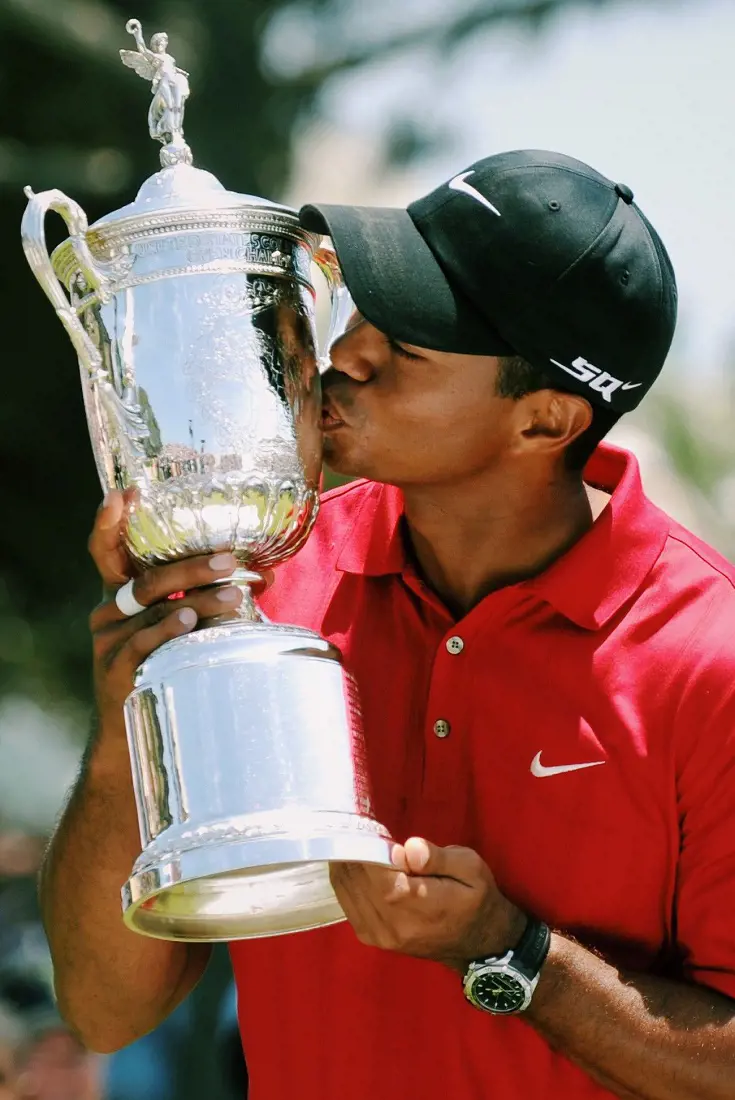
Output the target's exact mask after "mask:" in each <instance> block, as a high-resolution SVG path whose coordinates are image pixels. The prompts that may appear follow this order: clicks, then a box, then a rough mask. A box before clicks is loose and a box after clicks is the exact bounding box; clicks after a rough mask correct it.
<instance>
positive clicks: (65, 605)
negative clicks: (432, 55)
mask: <svg viewBox="0 0 735 1100" xmlns="http://www.w3.org/2000/svg"><path fill="white" fill-rule="evenodd" d="M575 2H576V3H579V2H581V0H481V2H474V3H471V2H464V3H463V2H461V0H455V2H454V3H453V4H452V5H449V6H447V5H428V14H427V6H425V5H422V4H410V3H409V4H407V5H405V6H398V5H395V4H390V3H385V4H381V5H373V8H371V14H375V16H376V18H375V19H374V20H371V22H370V24H369V25H366V23H365V12H364V10H363V6H362V5H360V4H359V3H357V0H240V2H238V3H234V2H233V0H206V3H205V2H201V3H194V2H193V0H192V2H191V3H187V4H184V3H181V2H180V0H145V3H143V0H141V4H140V7H141V8H142V9H143V11H139V13H138V14H140V15H141V16H142V17H143V19H144V23H145V29H146V33H148V34H149V33H150V32H151V31H153V30H155V29H156V27H158V28H160V27H165V28H166V29H167V30H168V31H169V34H170V37H171V42H172V47H171V48H172V51H173V52H174V54H175V56H176V58H177V60H178V61H179V63H180V64H181V65H182V66H183V67H184V68H190V69H191V70H192V80H193V101H192V102H191V103H190V106H189V111H188V114H187V124H186V125H187V130H186V132H187V138H188V140H189V141H190V143H191V145H192V147H193V148H194V150H195V151H196V157H197V161H198V163H199V164H202V165H205V166H206V167H207V168H209V169H210V170H211V171H213V172H214V173H215V174H216V175H218V176H219V177H220V178H221V179H222V180H223V181H225V182H226V183H227V184H228V185H229V186H232V187H233V188H236V189H237V190H241V191H249V192H252V193H254V194H263V195H268V196H277V195H278V194H279V193H280V192H281V191H282V189H283V187H284V186H285V184H286V182H287V179H288V173H289V166H290V151H291V139H292V137H293V135H294V133H295V131H296V130H297V128H298V127H299V126H300V125H301V124H302V122H303V120H304V119H305V118H306V117H307V116H308V115H309V113H310V112H312V111H313V110H314V108H315V105H316V102H317V96H318V93H319V91H320V90H321V88H322V87H323V86H324V84H325V82H326V81H327V80H329V79H330V78H331V77H332V76H335V75H337V74H343V73H345V72H346V71H349V70H351V69H355V68H357V67H359V66H364V65H367V64H369V63H371V62H372V61H374V60H375V59H376V58H383V57H385V56H389V55H397V54H400V53H402V52H406V51H411V50H415V49H417V48H422V49H427V48H429V49H431V50H434V51H435V52H436V54H437V56H445V55H446V53H447V51H448V50H453V49H458V48H461V46H462V45H463V44H464V43H465V42H466V41H468V40H469V39H470V38H473V37H474V36H476V35H477V34H479V33H482V32H484V31H487V30H489V29H492V27H494V26H496V25H497V24H500V23H507V22H509V21H515V22H516V23H523V24H525V25H527V26H529V27H531V28H538V27H539V26H540V25H542V24H543V23H544V22H545V21H546V20H547V19H548V18H550V17H551V16H552V15H554V14H555V13H556V12H558V11H559V10H560V9H562V8H563V7H565V6H567V5H568V4H571V3H575ZM586 2H587V3H588V4H601V3H603V2H605V0H586ZM373 9H374V11H373ZM379 9H380V10H379ZM432 9H433V13H434V17H433V18H432ZM130 14H131V7H130V3H129V0H0V92H2V94H1V95H0V194H1V195H2V199H3V202H2V211H3V215H2V218H1V220H0V248H2V252H3V255H5V256H6V263H5V264H4V265H3V271H2V276H1V278H2V283H1V284H0V289H1V292H2V302H3V306H4V309H5V311H6V317H7V320H6V323H5V328H6V338H5V346H6V368H5V375H4V387H3V398H4V399H3V402H2V406H1V407H0V470H2V479H1V481H0V514H2V516H3V518H4V522H3V524H2V527H1V529H0V566H1V568H2V585H0V669H2V673H0V693H2V692H4V691H5V692H6V691H8V690H11V689H13V690H16V689H21V690H38V689H39V688H42V689H43V691H44V693H47V694H48V695H50V696H51V697H52V698H53V697H54V696H59V697H69V696H72V697H75V698H77V699H80V700H86V699H87V698H88V693H89V658H88V640H87V631H86V617H87V614H88V611H89V609H90V608H91V607H92V606H93V605H94V603H95V602H96V601H97V599H98V595H99V592H98V586H97V582H96V579H95V576H94V574H93V570H92V568H91V565H90V563H89V561H88V558H87V554H86V546H85V540H86V534H87V531H88V529H89V527H90V524H91V519H92V515H93V512H94V508H95V507H96V504H97V502H98V500H99V497H100V491H99V486H98V484H97V479H96V474H95V471H94V465H93V463H92V460H91V455H90V448H89V442H88V438H87V430H86V424H85V422H84V416H83V411H82V403H81V399H80V387H79V381H78V377H77V371H76V368H75V365H74V358H73V355H72V351H71V347H70V345H69V342H68V341H67V340H66V338H65V336H64V335H63V333H62V331H61V328H60V326H59V324H58V322H57V320H56V318H55V317H54V314H53V312H52V311H51V310H50V309H48V307H47V306H46V305H45V304H44V303H43V301H42V298H41V295H40V292H39V289H38V287H37V286H36V284H35V282H34V280H33V277H32V275H31V274H30V271H29V270H28V268H27V265H26V263H25V261H24V258H23V255H22V252H21V249H20V238H19V233H18V226H19V222H20V218H21V215H22V212H23V208H24V199H23V196H22V192H21V188H22V186H23V185H24V184H26V183H30V184H31V185H32V186H33V187H34V189H35V190H41V189H43V188H45V187H60V188H61V189H63V190H67V191H68V192H69V193H70V194H71V195H72V196H73V197H74V198H76V199H77V200H78V201H79V202H81V203H82V205H83V206H84V207H85V209H86V210H87V213H88V215H89V218H90V221H93V220H94V219H96V218H97V217H99V216H101V215H102V214H103V213H106V212H108V211H109V210H112V209H115V208H116V207H118V206H120V205H122V204H123V203H125V202H128V201H129V200H130V198H131V197H132V195H133V194H134V191H135V190H136V189H137V186H138V185H139V184H140V183H141V182H142V180H143V179H145V178H146V176H148V175H149V174H150V173H151V172H152V171H154V170H155V167H156V163H157V159H156V150H155V149H154V147H153V146H152V144H151V143H150V141H149V140H148V139H147V137H146V131H145V111H146V109H147V97H146V95H145V93H144V92H143V90H142V88H141V87H140V84H139V82H137V81H135V80H133V79H131V78H130V73H128V72H127V71H126V70H125V69H124V68H123V66H122V65H120V63H119V60H118V58H117V53H116V50H117V48H118V47H119V46H128V45H129V42H128V40H127V35H126V34H125V32H124V24H125V21H126V19H127V18H128V16H129V15H130ZM289 20H290V21H291V24H292V25H293V24H294V20H295V21H296V25H297V26H298V28H300V33H299V34H298V35H297V37H296V39H294V36H293V35H291V36H289V38H288V43H287V45H286V48H285V49H283V48H282V49H281V54H280V57H279V52H278V50H279V46H278V43H279V30H280V31H282V30H283V26H284V25H285V24H286V23H287V22H288V21H289ZM375 28H377V31H376V29H375ZM387 141H388V138H387ZM426 144H427V137H426V134H425V133H424V132H422V129H421V127H420V126H418V125H416V124H415V123H413V122H412V121H411V120H407V121H404V122H403V123H402V125H401V127H399V128H398V129H397V130H396V132H395V133H394V134H393V135H392V138H390V141H389V142H388V149H387V151H388V154H389V155H391V156H393V157H394V158H396V159H403V160H405V159H406V158H407V157H410V156H415V155H417V154H420V152H421V151H422V149H424V148H425V147H426ZM48 231H49V238H50V240H51V241H52V242H53V243H56V241H57V240H59V239H61V237H62V236H63V229H62V226H61V223H60V222H59V223H58V224H55V223H54V219H49V230H48ZM21 322H22V324H21ZM27 371H32V372H33V377H32V378H31V376H30V375H29V374H27V373H26V372H27ZM26 623H28V624H30V626H31V631H30V632H29V631H28V628H27V627H26V626H25V625H24V624H26Z"/></svg>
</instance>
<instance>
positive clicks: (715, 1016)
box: [523, 935, 735, 1100]
mask: <svg viewBox="0 0 735 1100" xmlns="http://www.w3.org/2000/svg"><path fill="white" fill-rule="evenodd" d="M523 1018H524V1019H526V1020H527V1021H528V1022H529V1023H530V1024H532V1025H533V1027H534V1028H536V1030H537V1031H539V1032H540V1033H541V1034H542V1035H543V1036H544V1037H545V1038H546V1039H547V1040H548V1042H549V1043H550V1044H551V1046H553V1047H554V1048H555V1049H556V1050H559V1051H560V1052H562V1053H563V1054H566V1055H567V1057H569V1058H571V1059H572V1061H574V1062H576V1063H577V1064H578V1065H579V1066H580V1067H581V1068H582V1069H584V1070H585V1071H586V1072H587V1073H588V1074H589V1075H590V1076H591V1077H594V1078H595V1079H596V1080H597V1081H598V1082H599V1083H600V1084H601V1085H604V1086H605V1087H606V1088H608V1089H610V1091H611V1092H614V1093H615V1094H616V1095H617V1096H620V1097H624V1098H625V1100H628V1098H630V1097H635V1100H731V1098H732V1097H733V1096H734V1095H735V1003H734V1002H733V1001H731V1000H729V999H728V998H726V997H724V996H722V995H721V994H719V993H716V992H714V991H713V990H710V989H707V988H706V987H705V986H697V985H688V984H685V983H680V982H672V981H667V980H666V979H663V978H654V977H650V976H648V975H642V974H626V973H621V972H620V971H618V970H616V969H615V968H614V967H612V966H609V965H608V964H607V963H606V962H604V961H603V960H602V959H600V958H598V957H597V956H596V955H594V954H592V952H590V951H587V950H586V949H585V948H584V947H581V946H580V945H579V944H577V943H574V942H573V941H571V940H568V939H566V938H565V937H563V936H559V935H553V936H552V939H551V949H550V951H549V955H548V958H547V960H546V962H545V963H544V966H543V969H542V971H541V977H540V979H539V984H538V986H537V987H536V991H535V993H534V995H533V999H532V1001H531V1004H530V1006H529V1008H528V1010H527V1011H526V1013H525V1014H524V1017H523Z"/></svg>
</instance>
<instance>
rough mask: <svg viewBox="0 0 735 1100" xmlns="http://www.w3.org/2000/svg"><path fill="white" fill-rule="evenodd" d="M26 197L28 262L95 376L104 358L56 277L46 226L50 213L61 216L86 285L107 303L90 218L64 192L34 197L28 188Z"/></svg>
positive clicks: (106, 287)
mask: <svg viewBox="0 0 735 1100" xmlns="http://www.w3.org/2000/svg"><path fill="white" fill-rule="evenodd" d="M24 194H25V196H26V198H27V199H28V206H27V207H26V210H25V213H24V215H23V221H22V222H21V238H22V241H23V250H24V252H25V254H26V259H27V260H28V263H29V264H30V267H31V270H32V271H33V274H34V275H35V276H36V278H37V279H38V281H39V283H40V284H41V287H42V288H43V290H44V292H45V294H46V296H47V298H48V299H49V301H50V302H51V305H52V306H53V307H54V309H55V310H56V316H57V317H58V318H59V320H60V321H61V323H62V325H63V326H64V328H65V329H66V331H67V333H68V334H69V339H70V340H71V342H72V344H73V345H74V349H75V351H76V353H77V355H78V356H79V359H80V361H81V362H82V363H83V364H84V366H86V368H87V370H88V371H89V373H90V374H95V373H96V372H97V371H98V370H100V369H101V367H102V357H101V356H100V353H99V351H98V349H97V348H96V347H95V345H94V343H93V342H92V340H91V339H90V338H89V336H88V335H87V333H86V332H85V330H84V326H83V325H82V323H81V321H80V320H79V317H78V316H77V313H76V310H75V309H74V308H73V306H72V305H71V303H70V301H69V299H68V298H67V296H66V294H65V293H64V290H63V288H62V285H61V283H60V281H59V279H58V278H57V276H56V272H55V271H54V269H53V265H52V263H51V257H50V256H49V252H48V247H47V245H46V231H45V224H44V223H45V220H46V214H47V213H48V211H49V210H53V211H54V212H55V213H57V214H60V215H61V217H62V218H63V219H64V221H65V222H66V225H67V228H68V230H69V237H70V240H71V245H72V248H73V249H74V254H75V256H76V258H77V261H78V263H79V267H80V270H81V272H82V274H83V275H84V278H85V279H86V281H87V284H88V285H89V287H90V288H91V289H93V290H95V291H97V293H98V294H99V295H100V297H101V299H102V300H103V301H105V300H106V299H107V298H108V297H109V281H108V279H107V277H106V276H105V275H104V274H103V273H102V272H101V271H100V269H99V268H98V267H97V265H96V263H95V261H94V259H93V257H92V254H91V252H90V250H89V245H88V244H87V238H86V233H87V215H86V214H85V213H84V211H83V210H82V208H81V206H79V204H78V203H76V202H74V200H73V199H70V198H69V197H68V196H67V195H65V194H64V193H63V191H58V190H56V189H54V190H51V191H42V192H41V193H40V195H35V194H34V193H33V191H32V190H31V188H30V187H26V188H25V189H24Z"/></svg>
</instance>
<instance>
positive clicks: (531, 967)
mask: <svg viewBox="0 0 735 1100" xmlns="http://www.w3.org/2000/svg"><path fill="white" fill-rule="evenodd" d="M550 944H551V931H550V929H549V926H548V924H544V922H543V921H540V920H537V919H536V918H535V917H529V918H528V924H527V925H526V929H525V931H524V933H523V935H522V936H521V938H520V940H519V941H518V943H517V945H516V946H515V947H514V948H513V954H512V961H513V967H514V969H515V970H518V971H519V973H521V974H522V975H523V977H524V978H528V980H529V981H533V979H534V978H535V977H537V975H538V972H539V970H540V969H541V967H542V966H543V965H544V962H545V961H546V956H547V955H548V953H549V946H550Z"/></svg>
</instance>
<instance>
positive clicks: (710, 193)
mask: <svg viewBox="0 0 735 1100" xmlns="http://www.w3.org/2000/svg"><path fill="white" fill-rule="evenodd" d="M131 16H135V17H137V18H139V19H140V20H141V21H142V23H143V29H144V34H145V36H146V39H149V37H150V34H151V33H153V32H155V31H156V30H162V29H165V30H166V31H168V33H169V38H170V45H169V50H170V52H171V53H173V54H174V56H175V57H176V60H177V62H178V64H179V65H181V66H182V67H183V68H185V69H187V70H189V72H190V73H191V85H192V95H191V98H190V100H189V103H188V105H187V115H186V136H187V140H188V142H189V144H190V145H191V147H192V149H193V150H194V155H195V162H196V163H197V164H198V165H199V166H201V167H206V168H207V169H209V170H210V171H212V172H214V173H215V174H216V175H217V176H218V177H219V178H220V179H221V180H222V181H223V182H224V183H225V184H226V186H228V187H229V188H230V189H232V190H238V191H243V192H250V193H253V194H258V195H264V196H267V197H269V198H274V199H280V200H282V201H287V202H290V203H291V204H293V205H299V204H300V203H302V202H305V201H308V200H319V199H321V200H324V201H356V202H389V203H394V204H399V203H403V202H405V201H408V200H409V199H410V198H411V197H414V196H416V195H418V194H420V193H421V192H422V191H426V190H428V189H430V188H431V187H433V186H435V185H436V184H437V183H438V182H440V181H441V180H442V179H445V178H447V176H448V175H450V174H451V173H453V172H455V171H458V170H460V168H462V167H464V166H465V165H466V164H469V163H470V162H471V161H472V160H473V159H476V158H477V157H479V156H483V155H487V154H489V153H491V152H495V151H499V150H500V149H502V148H506V147H510V146H515V147H519V146H528V145H538V146H545V147H556V148H559V149H561V150H562V151H564V152H567V153H569V154H571V155H576V156H580V157H581V158H582V159H590V160H591V161H592V162H593V163H594V164H595V166H596V167H599V168H600V169H601V170H602V171H606V172H608V173H609V174H611V175H615V174H616V173H618V175H621V174H622V173H623V172H624V171H625V172H628V171H629V175H630V177H631V178H630V179H628V180H627V182H630V183H631V184H635V182H636V178H638V177H637V176H635V175H634V174H635V173H636V172H637V171H638V170H639V169H640V177H641V178H642V180H643V189H644V191H645V195H644V196H640V195H639V197H640V198H641V201H642V205H644V208H645V209H646V212H647V213H648V214H649V216H650V217H651V218H652V220H653V221H654V222H655V224H656V225H657V227H658V228H659V229H660V230H661V232H662V235H663V237H664V239H665V240H666V241H667V242H669V241H670V240H672V239H673V241H674V244H675V247H674V249H673V258H674V262H675V266H677V269H678V270H679V275H680V284H681V287H682V305H683V309H682V332H683V335H682V336H681V337H680V338H679V340H678V341H677V343H676V345H675V347H674V351H673V352H672V357H671V363H670V366H669V368H668V369H667V373H666V375H665V376H664V378H663V379H662V381H661V383H660V384H659V387H658V389H657V391H656V392H655V394H654V395H653V396H652V397H651V398H650V399H649V400H648V401H647V402H646V403H645V405H644V407H643V408H642V409H641V410H640V412H639V413H636V414H635V415H634V416H633V417H631V418H630V419H629V421H625V422H624V423H623V424H622V425H621V427H620V429H618V430H617V431H616V438H617V439H618V440H619V441H620V442H622V443H624V444H630V445H631V446H632V447H633V449H634V450H636V452H637V453H638V454H639V457H640V459H641V463H642V466H643V472H644V479H645V481H646V484H647V486H648V488H649V491H650V492H651V495H653V496H654V498H655V499H656V500H657V501H658V502H659V503H661V504H662V506H663V507H666V508H668V509H669V510H671V511H673V512H674V513H675V514H676V515H677V518H680V519H681V520H682V521H683V522H685V523H686V524H688V525H690V526H693V527H694V528H695V529H696V530H697V531H698V533H700V534H701V535H702V536H703V537H704V538H706V539H708V540H709V541H711V542H713V543H714V544H715V545H716V546H718V547H719V548H720V549H721V550H722V551H723V552H725V553H726V554H731V553H732V552H734V551H735V531H734V530H733V525H732V524H731V523H729V522H728V515H729V514H732V505H733V504H735V480H734V479H733V473H732V471H733V465H734V464H733V449H732V430H731V427H730V424H731V413H732V378H733V372H732V370H731V367H732V365H733V363H732V348H733V347H735V344H733V341H732V334H733V331H735V326H733V325H732V322H731V321H730V317H729V309H728V304H729V302H730V301H731V298H732V282H731V276H735V269H733V267H732V266H728V265H729V264H730V263H731V261H730V258H729V252H731V251H732V249H731V248H729V246H727V244H726V243H724V242H726V241H727V239H728V238H729V237H731V236H732V229H733V223H735V214H732V212H731V211H730V221H729V222H727V221H723V218H727V215H728V210H729V206H730V203H729V188H730V180H731V179H732V168H733V166H734V165H735V153H734V150H733V147H732V142H731V135H730V129H729V126H728V121H729V107H728V102H727V99H728V95H729V102H730V103H732V100H733V95H734V94H735V89H733V87H732V81H733V80H735V78H732V79H731V78H729V77H728V72H729V69H730V65H729V54H728V52H727V48H726V42H727V41H728V35H729V41H730V42H731V41H733V35H735V12H734V9H733V5H732V4H731V3H717V2H714V0H713V2H708V0H689V2H688V3H687V2H686V0H681V2H679V3H676V2H674V0H659V2H656V0H649V2H644V0H641V2H635V0H607V2H605V0H586V2H583V0H576V2H575V0H474V2H473V0H451V3H446V0H443V2H439V0H401V3H400V4H399V3H396V2H395V0H392V2H390V0H136V2H132V0H125V3H122V2H121V0H0V196H1V198H2V203H1V204H0V250H1V254H2V256H3V264H2V269H1V270H0V280H1V282H0V292H1V294H0V302H1V303H2V310H3V315H2V316H3V321H2V323H3V330H4V341H3V345H4V350H5V355H4V363H3V375H2V402H0V474H1V476H0V516H1V517H2V519H1V520H0V834H2V833H3V832H4V833H7V834H11V833H13V832H22V833H26V834H32V835H41V836H42V835H43V834H44V833H45V832H46V831H47V829H48V827H49V825H50V823H51V821H52V820H53V817H54V815H55V813H56V812H57V810H58V806H59V803H60V799H61V797H62V794H63V790H64V787H65V785H66V783H67V782H68V781H69V780H70V778H71V777H72V775H73V771H74V767H75V763H76V759H77V757H78V752H79V747H80V745H81V744H82V743H83V740H84V737H85V732H86V728H87V724H88V717H89V708H90V665H89V642H88V634H87V627H86V619H87V616H88V614H89V611H90V609H91V608H92V607H93V606H94V604H95V603H96V602H97V600H98V598H99V586H98V583H97V580H96V578H95V574H94V572H93V570H92V567H91V564H90V562H89V561H88V558H87V553H86V539H87V535H88V531H89V528H90V526H91V522H92V518H93V515H94V511H95V509H96V507H97V504H98V502H99V498H100V490H99V485H98V483H97V478H96V473H95V469H94V465H93V461H92V457H91V452H90V447H89V441H88V435H87V428H86V423H85V420H84V415H83V409H82V401H81V391H80V385H79V378H78V369H77V366H76V364H75V361H74V356H73V354H72V350H71V346H70V344H69V342H68V340H67V339H66V337H65V335H64V333H63V331H62V329H61V326H60V325H59V323H58V321H57V320H56V318H55V316H54V314H53V311H52V310H51V309H50V308H49V307H48V304H47V302H46V301H45V299H44V297H43V295H42V293H41V291H40V289H39V288H38V286H37V284H36V283H35V282H34V280H33V277H32V276H31V274H30V271H29V269H28V268H27V265H26V263H25V260H24V257H23V254H22V251H21V247H20V235H19V224H20V219H21V216H22V212H23V209H24V206H25V200H24V198H23V195H22V187H23V186H24V185H25V184H31V185H32V186H33V188H34V190H36V191H39V190H42V189H44V188H47V187H59V188H61V189H62V190H65V191H67V192H68V193H69V194H70V195H71V196H72V197H74V198H75V199H77V201H79V202H80V203H81V204H82V205H83V206H84V208H85V209H86V211H87V214H88V216H89V220H90V222H92V221H94V220H95V219H96V218H97V217H99V216H101V215H102V214H104V213H107V212H109V211H110V210H113V209H115V208H117V207H119V206H121V205H123V204H125V203H127V202H129V201H130V200H131V199H132V198H133V197H134V194H135V192H136V190H137V188H138V186H139V185H140V183H142V181H143V180H144V179H145V178H146V177H147V176H148V175H150V174H151V173H152V172H153V171H155V170H156V167H157V163H158V147H157V146H154V145H153V143H152V142H151V141H150V139H149V138H148V136H147V125H146V112H147V108H148V102H149V93H148V90H147V87H146V86H144V85H143V84H142V83H141V81H140V80H138V79H136V77H135V76H134V74H132V73H130V72H129V71H128V70H126V69H125V68H124V67H123V66H122V65H121V63H120V61H119V59H118V54H117V51H118V49H119V48H120V47H125V48H129V47H130V46H131V45H132V42H131V40H130V39H129V37H128V36H127V35H126V33H125V30H124V26H125V21H126V20H127V19H128V18H129V17H131ZM728 80H730V86H729V87H728ZM728 174H729V178H728ZM644 200H645V201H644ZM718 226H719V231H718ZM48 233H49V240H50V242H51V243H54V244H55V243H56V242H57V240H60V239H61V237H62V236H63V235H64V234H63V226H62V223H61V222H60V221H59V223H58V225H57V224H54V220H53V219H52V218H50V219H49V225H48ZM726 253H727V254H726ZM682 275H683V278H682ZM0 862H1V860H0ZM2 874H3V868H2V866H1V865H0V876H2ZM7 874H8V875H9V872H7ZM0 919H2V918H1V917H0ZM227 978H228V974H227V967H226V960H225V958H224V956H223V955H222V956H220V957H219V958H218V960H217V965H216V966H215V967H214V968H213V970H212V973H211V974H210V976H209V977H208V979H207V981H206V982H205V983H204V985H203V987H202V988H201V989H200V990H199V991H198V992H197V994H196V995H195V997H194V998H193V999H192V1003H191V1005H190V1006H189V1011H190V1013H191V1016H190V1017H187V1019H186V1021H185V1022H184V1024H182V1026H181V1028H180V1029H179V1030H178V1031H177V1032H176V1034H175V1035H174V1036H173V1038H172V1039H171V1046H170V1054H169V1057H170V1059H171V1069H170V1084H171V1091H170V1095H171V1096H172V1097H176V1098H177V1100H179V1098H181V1100H188V1098H190V1097H191V1098H192V1100H193V1098H194V1097H200V1096H201V1095H202V1090H206V1091H207V1093H208V1094H209V1095H210V1096H212V1097H213V1100H217V1097H218V1096H221V1097H224V1096H225V1095H226V1090H225V1086H224V1084H223V1083H222V1080H221V1077H222V1075H221V1072H220V1068H218V1066H217V1064H216V1063H217V1059H218V1057H219V1055H218V1053H217V1051H218V1048H216V1047H215V1045H214V1043H213V1034H214V1030H215V1022H216V1019H217V1018H218V1015H217V1014H218V1013H219V1011H220V1005H221V1002H222V998H223V997H224V996H225V991H226V989H227ZM116 1095H119V1096H120V1097H122V1095H123V1094H122V1093H117V1094H116ZM138 1095H139V1096H142V1095H143V1093H142V1092H139V1093H138ZM159 1100H164V1097H163V1096H161V1097H160V1098H159Z"/></svg>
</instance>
